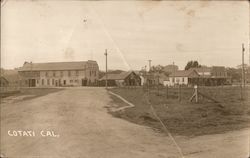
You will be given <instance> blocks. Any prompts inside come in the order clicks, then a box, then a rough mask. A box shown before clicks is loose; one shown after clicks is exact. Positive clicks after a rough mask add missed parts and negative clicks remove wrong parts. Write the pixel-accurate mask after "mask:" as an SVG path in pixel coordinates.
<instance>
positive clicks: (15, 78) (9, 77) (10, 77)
mask: <svg viewBox="0 0 250 158" xmlns="http://www.w3.org/2000/svg"><path fill="white" fill-rule="evenodd" d="M1 77H2V78H4V79H6V80H7V81H8V82H16V81H19V80H20V76H19V75H18V74H10V75H2V76H1Z"/></svg>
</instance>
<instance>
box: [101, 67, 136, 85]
mask: <svg viewBox="0 0 250 158" xmlns="http://www.w3.org/2000/svg"><path fill="white" fill-rule="evenodd" d="M105 84H106V75H104V76H103V77H102V78H101V79H100V80H99V85H100V86H105ZM107 85H108V86H120V87H122V86H140V85H141V78H140V76H139V75H137V74H136V73H135V72H134V71H128V72H121V73H119V74H107Z"/></svg>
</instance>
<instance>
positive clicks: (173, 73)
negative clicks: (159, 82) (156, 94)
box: [173, 62, 175, 85]
mask: <svg viewBox="0 0 250 158" xmlns="http://www.w3.org/2000/svg"><path fill="white" fill-rule="evenodd" d="M173 78H174V83H173V84H174V85H175V65H174V62H173Z"/></svg>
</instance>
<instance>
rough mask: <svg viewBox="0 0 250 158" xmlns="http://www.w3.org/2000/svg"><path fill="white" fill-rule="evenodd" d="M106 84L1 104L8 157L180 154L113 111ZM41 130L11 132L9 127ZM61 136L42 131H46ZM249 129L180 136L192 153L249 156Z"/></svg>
mask: <svg viewBox="0 0 250 158" xmlns="http://www.w3.org/2000/svg"><path fill="white" fill-rule="evenodd" d="M110 101H111V100H110V98H109V95H108V93H107V92H106V90H105V89H103V88H68V89H66V90H63V91H59V92H56V93H52V94H49V95H46V96H43V97H39V98H35V99H32V100H26V101H21V102H16V103H3V104H1V127H2V128H1V153H3V154H4V155H6V156H7V157H30V156H32V157H44V158H45V157H46V158H47V157H60V158H61V157H67V158H68V157H72V158H76V157H83V158H158V157H159V158H174V157H176V158H178V157H180V155H179V153H178V150H177V149H176V147H175V146H174V144H173V142H172V141H171V140H170V138H169V137H167V136H165V135H163V134H160V133H156V132H155V131H153V130H152V129H150V128H148V127H144V126H139V125H136V124H133V123H130V122H127V121H125V120H122V119H118V118H114V117H112V116H111V115H110V114H108V113H107V109H106V108H105V107H107V106H109V104H110ZM18 130H22V131H25V130H26V131H27V130H33V131H35V133H36V136H32V137H31V136H17V137H14V136H13V137H11V136H9V135H8V131H18ZM47 130H48V131H53V132H54V133H55V134H58V135H59V137H51V136H50V135H49V136H47V137H42V136H41V135H40V131H47ZM248 136H249V133H248V130H247V129H246V130H242V131H235V132H230V133H226V134H218V135H209V136H200V137H195V138H186V137H176V138H175V140H176V142H177V144H178V145H179V146H180V148H181V149H182V152H183V154H184V156H185V157H187V158H217V157H218V158H224V157H225V158H247V155H248V148H249V143H248V142H249V141H248Z"/></svg>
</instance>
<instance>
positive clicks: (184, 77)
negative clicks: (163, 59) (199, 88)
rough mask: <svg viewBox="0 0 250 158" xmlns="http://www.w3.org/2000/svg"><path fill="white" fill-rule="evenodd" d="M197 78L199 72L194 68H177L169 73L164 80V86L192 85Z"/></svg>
mask: <svg viewBox="0 0 250 158" xmlns="http://www.w3.org/2000/svg"><path fill="white" fill-rule="evenodd" d="M198 80H199V74H198V73H197V72H196V71H195V70H179V71H176V72H173V73H172V74H170V75H169V78H168V79H166V80H165V81H164V86H174V85H193V84H196V83H197V82H198Z"/></svg>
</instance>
